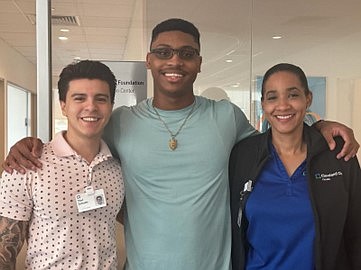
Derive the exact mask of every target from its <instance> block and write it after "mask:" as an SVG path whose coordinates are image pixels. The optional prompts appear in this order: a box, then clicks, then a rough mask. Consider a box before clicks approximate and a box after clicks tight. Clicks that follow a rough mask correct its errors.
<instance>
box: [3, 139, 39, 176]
mask: <svg viewBox="0 0 361 270" xmlns="http://www.w3.org/2000/svg"><path fill="white" fill-rule="evenodd" d="M42 147H43V142H42V141H41V140H40V139H38V138H34V137H27V138H24V139H21V140H20V141H18V142H17V143H16V144H14V145H13V146H12V147H11V148H10V151H9V154H8V156H7V157H6V159H5V160H4V162H3V164H2V167H3V169H4V170H5V171H6V172H8V173H13V171H14V170H16V171H18V172H20V173H22V174H24V173H25V170H26V169H30V170H33V171H36V169H37V168H39V169H41V168H42V164H41V162H40V161H39V157H40V156H41V151H42Z"/></svg>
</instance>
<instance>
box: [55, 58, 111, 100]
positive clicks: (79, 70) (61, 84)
mask: <svg viewBox="0 0 361 270" xmlns="http://www.w3.org/2000/svg"><path fill="white" fill-rule="evenodd" d="M77 79H99V80H101V81H105V82H106V83H107V84H108V85H109V90H110V100H111V103H112V104H113V103H114V97H115V87H116V78H115V76H114V74H113V72H112V71H111V70H110V68H109V67H108V66H107V65H105V64H103V63H101V62H99V61H93V60H83V61H80V62H77V63H72V64H69V65H67V66H66V67H65V68H64V69H63V70H62V72H61V73H60V75H59V81H58V91H59V100H61V101H64V102H65V99H66V94H67V92H68V89H69V82H71V81H73V80H77Z"/></svg>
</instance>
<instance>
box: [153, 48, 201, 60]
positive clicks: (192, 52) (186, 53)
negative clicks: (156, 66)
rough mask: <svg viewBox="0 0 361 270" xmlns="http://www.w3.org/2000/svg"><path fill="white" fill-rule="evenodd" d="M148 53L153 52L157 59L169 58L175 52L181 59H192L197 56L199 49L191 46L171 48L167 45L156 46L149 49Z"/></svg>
mask: <svg viewBox="0 0 361 270" xmlns="http://www.w3.org/2000/svg"><path fill="white" fill-rule="evenodd" d="M150 53H153V54H154V55H155V56H156V57H157V58H159V59H171V58H172V57H173V55H174V54H175V53H176V54H177V55H178V56H179V58H181V59H183V60H192V59H194V58H195V57H197V56H199V50H197V49H195V48H193V47H183V48H180V49H173V48H168V47H165V48H156V49H152V50H150Z"/></svg>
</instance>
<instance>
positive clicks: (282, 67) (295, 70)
mask: <svg viewBox="0 0 361 270" xmlns="http://www.w3.org/2000/svg"><path fill="white" fill-rule="evenodd" d="M280 71H287V72H290V73H292V74H294V75H296V76H297V77H298V78H299V80H300V82H301V85H302V87H303V88H304V89H305V94H306V95H308V94H309V93H311V91H310V89H309V87H308V82H307V77H306V74H305V73H304V72H303V70H302V69H301V68H300V67H298V66H296V65H293V64H288V63H280V64H277V65H274V66H273V67H271V68H270V69H269V70H267V71H266V73H265V74H264V76H263V80H262V96H261V100H263V93H264V90H265V89H264V85H265V83H266V82H267V80H268V78H269V77H270V76H271V75H273V74H274V73H277V72H280Z"/></svg>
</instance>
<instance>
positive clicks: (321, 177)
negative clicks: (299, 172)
mask: <svg viewBox="0 0 361 270" xmlns="http://www.w3.org/2000/svg"><path fill="white" fill-rule="evenodd" d="M337 176H342V172H341V171H337V172H333V173H316V174H315V178H316V180H320V181H330V180H332V178H335V177H337Z"/></svg>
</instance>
